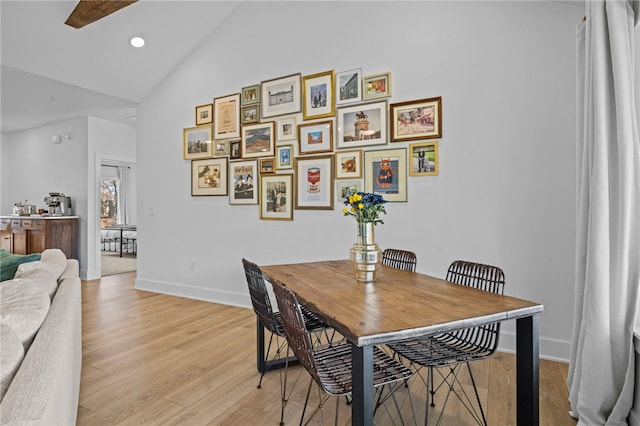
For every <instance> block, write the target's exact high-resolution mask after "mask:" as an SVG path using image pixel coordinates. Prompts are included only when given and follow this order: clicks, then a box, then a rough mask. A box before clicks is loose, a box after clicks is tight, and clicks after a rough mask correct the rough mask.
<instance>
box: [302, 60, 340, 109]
mask: <svg viewBox="0 0 640 426" xmlns="http://www.w3.org/2000/svg"><path fill="white" fill-rule="evenodd" d="M334 83H335V71H334V70H330V71H324V72H320V73H316V74H310V75H305V76H304V77H302V99H303V101H302V119H303V120H312V119H316V118H324V117H332V116H334V115H335V113H336V110H335V105H336V93H335V88H334Z"/></svg>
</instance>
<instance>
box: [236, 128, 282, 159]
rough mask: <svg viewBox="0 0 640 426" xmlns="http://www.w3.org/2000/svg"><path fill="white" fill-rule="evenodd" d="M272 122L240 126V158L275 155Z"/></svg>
mask: <svg viewBox="0 0 640 426" xmlns="http://www.w3.org/2000/svg"><path fill="white" fill-rule="evenodd" d="M273 131H274V128H273V121H269V122H266V123H258V124H250V125H247V126H242V158H255V157H273V156H274V155H275V139H274V132H273Z"/></svg>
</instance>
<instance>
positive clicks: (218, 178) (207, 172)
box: [191, 157, 227, 196]
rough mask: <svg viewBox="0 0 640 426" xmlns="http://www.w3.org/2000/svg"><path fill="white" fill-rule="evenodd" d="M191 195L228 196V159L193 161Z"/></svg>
mask: <svg viewBox="0 0 640 426" xmlns="http://www.w3.org/2000/svg"><path fill="white" fill-rule="evenodd" d="M191 195H192V196H202V195H227V158H226V157H222V158H209V159H203V160H193V161H191Z"/></svg>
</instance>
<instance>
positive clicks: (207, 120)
mask: <svg viewBox="0 0 640 426" xmlns="http://www.w3.org/2000/svg"><path fill="white" fill-rule="evenodd" d="M212 123H213V104H204V105H198V106H197V107H196V126H202V125H204V124H212Z"/></svg>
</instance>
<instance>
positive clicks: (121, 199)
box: [118, 166, 132, 225]
mask: <svg viewBox="0 0 640 426" xmlns="http://www.w3.org/2000/svg"><path fill="white" fill-rule="evenodd" d="M129 170H130V167H129V166H118V179H120V182H119V185H118V223H120V224H125V225H130V224H131V212H130V210H131V207H130V206H131V203H132V200H131V190H130V183H129V180H130V179H129Z"/></svg>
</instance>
